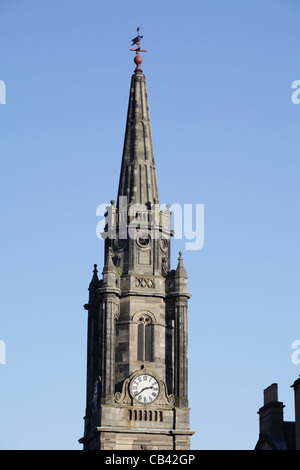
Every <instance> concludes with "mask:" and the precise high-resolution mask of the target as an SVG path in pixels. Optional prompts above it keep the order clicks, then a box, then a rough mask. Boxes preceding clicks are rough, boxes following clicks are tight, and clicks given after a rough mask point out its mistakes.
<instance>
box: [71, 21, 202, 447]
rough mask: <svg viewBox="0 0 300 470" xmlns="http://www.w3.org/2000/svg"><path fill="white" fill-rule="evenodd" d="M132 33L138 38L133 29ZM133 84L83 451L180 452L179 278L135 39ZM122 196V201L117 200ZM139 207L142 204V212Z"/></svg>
mask: <svg viewBox="0 0 300 470" xmlns="http://www.w3.org/2000/svg"><path fill="white" fill-rule="evenodd" d="M138 33H139V29H138ZM141 38H142V36H140V35H139V34H138V36H137V37H136V38H135V39H134V40H133V44H132V45H136V46H137V48H136V49H132V50H134V51H135V52H136V56H135V59H134V62H135V64H136V69H135V71H134V74H133V75H132V78H131V85H130V96H129V105H128V114H127V123H126V131H125V140H124V149H123V156H122V166H121V173H120V182H119V193H118V201H117V205H115V201H111V205H110V206H107V208H106V209H107V212H106V213H105V218H106V223H105V228H104V231H103V233H102V236H103V238H104V239H105V246H104V252H105V253H104V254H105V266H104V268H103V271H102V279H100V280H99V278H98V275H97V267H96V265H95V269H94V276H93V279H92V281H91V283H90V297H89V303H88V304H86V305H85V308H86V310H87V311H88V348H87V392H86V393H87V398H86V415H85V431H84V437H83V438H82V439H81V440H80V442H82V443H83V444H84V449H103V450H114V449H126V450H127V449H128V450H130V449H131V450H141V449H153V450H160V449H161V450H163V449H172V450H177V449H180V450H184V449H189V447H190V437H191V435H192V434H193V432H192V431H190V427H189V407H188V389H187V384H188V380H187V378H188V360H187V359H188V354H187V341H188V340H187V337H188V315H187V312H188V299H189V298H190V296H191V294H189V292H188V291H187V273H186V271H185V268H184V266H183V261H182V256H181V253H180V256H179V258H178V261H179V262H178V266H177V269H176V270H171V266H170V259H171V256H170V253H171V238H170V237H171V235H172V231H171V229H170V217H171V212H170V210H169V207H168V205H167V209H166V210H160V207H159V200H158V190H157V181H156V171H155V162H154V153H153V144H152V134H151V125H150V116H149V106H148V97H147V90H146V80H145V76H144V75H143V73H142V70H141V68H140V65H141V62H142V58H141V56H140V52H144V51H143V50H142V49H141V48H140V40H141ZM121 196H123V197H125V199H126V201H124V199H123V200H121V201H120V200H119V198H121ZM141 205H143V206H142V207H141Z"/></svg>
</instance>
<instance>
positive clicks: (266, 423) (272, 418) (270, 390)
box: [258, 383, 300, 441]
mask: <svg viewBox="0 0 300 470" xmlns="http://www.w3.org/2000/svg"><path fill="white" fill-rule="evenodd" d="M299 393H300V392H299ZM283 408H284V404H283V403H282V402H280V401H278V384H276V383H273V384H271V385H270V386H269V387H267V388H266V389H265V390H264V406H262V407H261V408H260V409H259V411H258V414H259V435H260V436H262V435H267V436H268V437H270V438H271V439H272V440H273V441H283V440H284V424H283Z"/></svg>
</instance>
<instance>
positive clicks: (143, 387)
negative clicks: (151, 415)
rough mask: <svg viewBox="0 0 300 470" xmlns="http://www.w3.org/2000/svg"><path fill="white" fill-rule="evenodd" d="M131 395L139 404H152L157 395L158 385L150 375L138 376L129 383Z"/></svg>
mask: <svg viewBox="0 0 300 470" xmlns="http://www.w3.org/2000/svg"><path fill="white" fill-rule="evenodd" d="M131 393H132V396H133V397H134V398H135V400H137V401H138V402H140V403H145V404H146V403H152V402H153V401H154V400H156V398H157V397H158V395H159V384H158V382H157V380H156V379H155V378H154V377H152V375H149V374H144V375H138V376H137V377H135V379H133V381H132V383H131Z"/></svg>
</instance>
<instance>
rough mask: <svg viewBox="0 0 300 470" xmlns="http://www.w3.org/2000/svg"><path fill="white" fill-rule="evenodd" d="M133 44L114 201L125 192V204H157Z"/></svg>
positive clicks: (144, 95)
mask: <svg viewBox="0 0 300 470" xmlns="http://www.w3.org/2000/svg"><path fill="white" fill-rule="evenodd" d="M141 37H142V36H138V38H136V39H140V38H141ZM133 41H135V40H133ZM135 44H137V45H138V47H137V49H131V50H135V51H136V56H135V63H136V64H137V67H136V69H135V72H134V74H133V75H132V77H131V85H130V95H129V104H128V113H127V122H126V130H125V139H124V148H123V156H122V166H121V173H120V181H119V192H118V200H117V204H119V196H126V197H127V203H128V204H130V203H135V204H144V205H146V204H147V203H151V204H155V203H156V204H158V202H159V201H158V189H157V180H156V170H155V161H154V152H153V142H152V132H151V124H150V114H149V105H148V96H147V87H146V80H145V76H144V74H143V73H142V70H141V69H140V64H141V61H142V58H141V56H140V55H139V52H141V51H142V50H141V49H140V47H139V44H140V43H139V41H137V42H135ZM144 52H145V51H144Z"/></svg>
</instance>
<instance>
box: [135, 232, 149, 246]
mask: <svg viewBox="0 0 300 470" xmlns="http://www.w3.org/2000/svg"><path fill="white" fill-rule="evenodd" d="M136 242H137V244H138V245H139V246H140V247H141V248H147V247H148V246H149V245H150V243H151V237H150V235H148V233H142V234H141V235H139V236H138V237H137V240H136Z"/></svg>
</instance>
